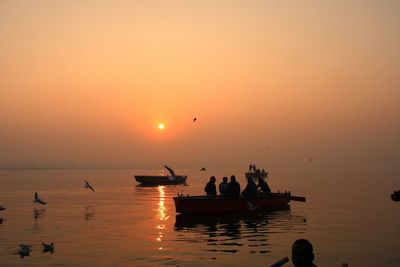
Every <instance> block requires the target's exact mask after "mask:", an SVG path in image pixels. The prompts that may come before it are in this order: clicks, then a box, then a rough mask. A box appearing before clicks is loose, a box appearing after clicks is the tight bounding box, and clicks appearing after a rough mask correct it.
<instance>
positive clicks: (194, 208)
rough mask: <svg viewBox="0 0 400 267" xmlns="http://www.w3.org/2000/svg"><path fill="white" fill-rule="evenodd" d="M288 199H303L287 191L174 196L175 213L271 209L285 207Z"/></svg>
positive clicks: (303, 199)
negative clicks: (238, 195) (236, 195)
mask: <svg viewBox="0 0 400 267" xmlns="http://www.w3.org/2000/svg"><path fill="white" fill-rule="evenodd" d="M290 200H294V201H305V198H304V197H295V196H291V194H290V193H289V192H288V193H270V194H260V195H258V196H254V197H244V196H240V197H221V196H216V197H210V196H183V195H178V196H177V197H174V202H175V209H176V212H177V213H212V212H215V213H220V214H222V213H229V212H254V211H273V210H280V209H284V208H286V207H287V205H288V204H289V202H290Z"/></svg>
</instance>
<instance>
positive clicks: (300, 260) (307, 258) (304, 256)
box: [292, 239, 315, 267]
mask: <svg viewBox="0 0 400 267" xmlns="http://www.w3.org/2000/svg"><path fill="white" fill-rule="evenodd" d="M313 260H314V253H313V246H312V244H311V243H310V241H308V240H306V239H298V240H296V241H295V242H294V243H293V245H292V262H293V265H294V266H296V267H315V265H314V264H313Z"/></svg>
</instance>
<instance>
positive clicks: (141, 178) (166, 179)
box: [135, 165, 187, 185]
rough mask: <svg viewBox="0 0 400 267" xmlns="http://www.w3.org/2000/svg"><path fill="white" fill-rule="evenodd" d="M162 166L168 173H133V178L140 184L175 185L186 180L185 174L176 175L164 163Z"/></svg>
mask: <svg viewBox="0 0 400 267" xmlns="http://www.w3.org/2000/svg"><path fill="white" fill-rule="evenodd" d="M164 167H165V168H166V169H167V170H168V171H169V173H170V175H165V174H160V175H135V180H136V181H137V182H139V183H141V184H142V185H175V184H184V183H185V182H186V178H187V175H176V174H175V172H174V171H173V170H172V169H171V168H170V167H168V166H166V165H164Z"/></svg>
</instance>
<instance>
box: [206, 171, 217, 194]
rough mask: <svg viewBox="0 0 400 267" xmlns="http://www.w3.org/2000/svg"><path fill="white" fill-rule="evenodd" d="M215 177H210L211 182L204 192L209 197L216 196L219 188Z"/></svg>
mask: <svg viewBox="0 0 400 267" xmlns="http://www.w3.org/2000/svg"><path fill="white" fill-rule="evenodd" d="M215 181H216V179H215V176H211V177H210V181H209V182H208V183H207V184H206V187H205V188H204V191H206V194H207V196H216V195H217V188H216V187H215Z"/></svg>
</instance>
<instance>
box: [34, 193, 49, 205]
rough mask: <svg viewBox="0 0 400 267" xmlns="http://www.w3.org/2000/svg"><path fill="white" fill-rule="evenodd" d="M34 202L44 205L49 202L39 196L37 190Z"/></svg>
mask: <svg viewBox="0 0 400 267" xmlns="http://www.w3.org/2000/svg"><path fill="white" fill-rule="evenodd" d="M33 203H40V204H42V205H46V204H47V203H46V202H44V201H43V200H42V199H40V198H39V195H38V193H37V192H35V199H34V200H33Z"/></svg>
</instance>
